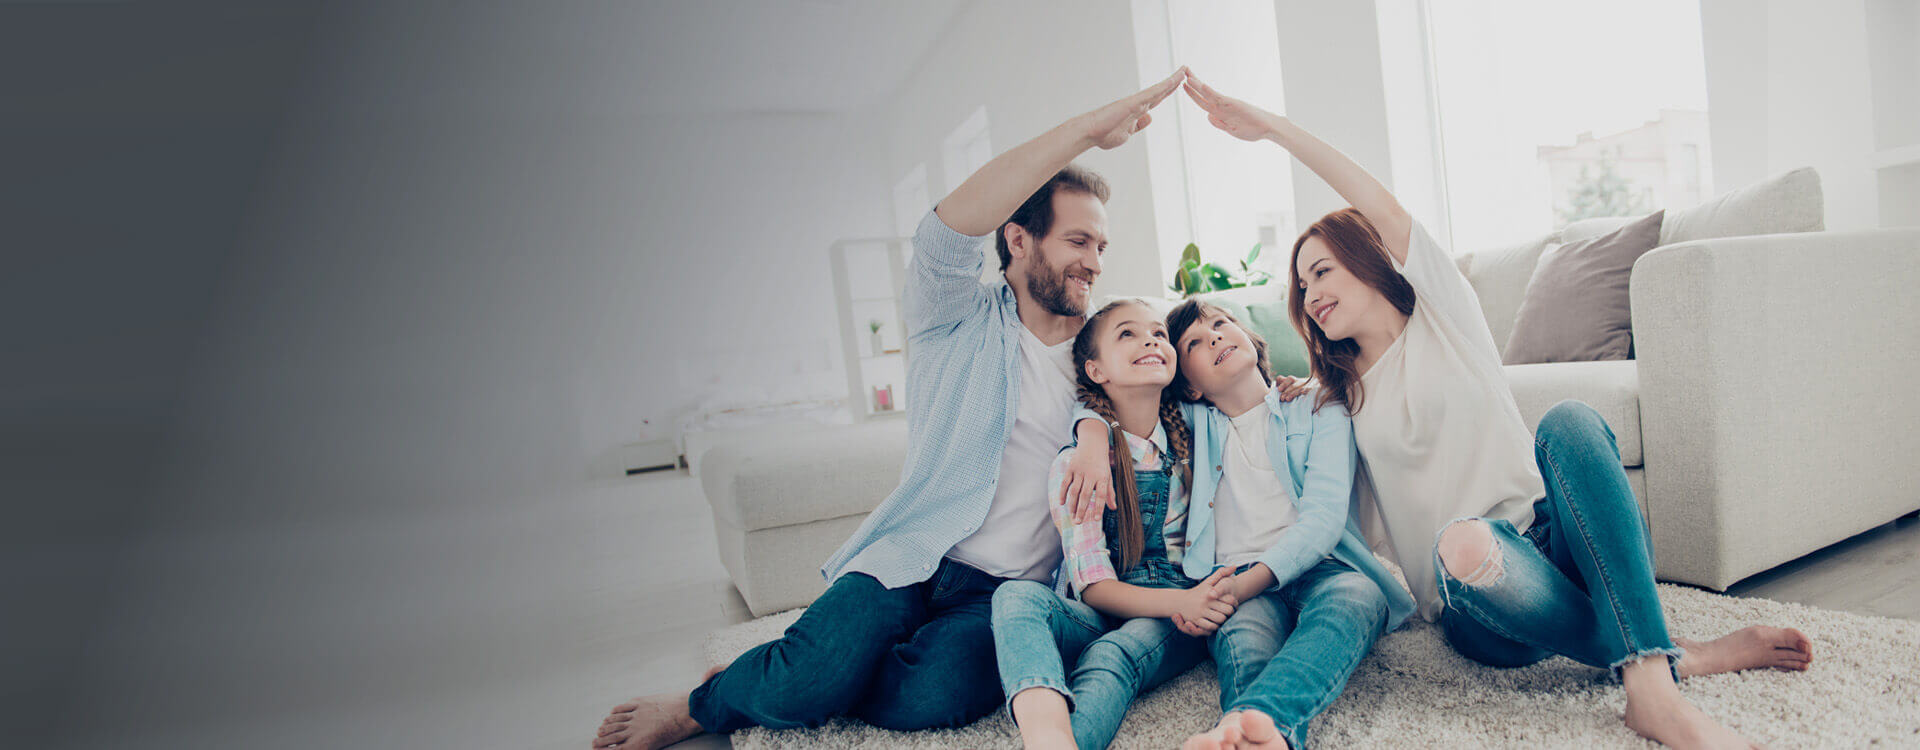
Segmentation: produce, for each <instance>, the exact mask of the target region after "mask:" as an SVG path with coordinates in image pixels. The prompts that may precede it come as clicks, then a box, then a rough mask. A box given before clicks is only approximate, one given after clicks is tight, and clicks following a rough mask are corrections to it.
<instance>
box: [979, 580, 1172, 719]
mask: <svg viewBox="0 0 1920 750" xmlns="http://www.w3.org/2000/svg"><path fill="white" fill-rule="evenodd" d="M993 640H994V653H995V655H996V656H997V657H998V659H999V662H1000V685H1001V689H1002V690H1004V691H1005V692H1006V694H1007V700H1008V702H1009V703H1011V702H1012V700H1013V696H1015V695H1018V694H1019V693H1020V691H1022V690H1026V689H1027V688H1031V687H1044V688H1050V689H1052V690H1055V691H1057V692H1059V693H1060V694H1061V695H1064V696H1066V698H1067V705H1068V707H1069V710H1070V712H1071V718H1072V721H1073V740H1074V744H1076V745H1078V746H1079V747H1082V748H1103V747H1106V746H1107V745H1108V744H1109V743H1111V742H1113V737H1114V735H1115V734H1118V733H1119V732H1120V720H1121V719H1123V718H1125V717H1126V714H1127V706H1129V705H1131V704H1132V703H1133V699H1134V698H1135V697H1136V696H1138V695H1139V694H1141V693H1144V692H1146V691H1148V690H1152V689H1153V688H1154V687H1156V686H1158V685H1159V684H1160V683H1163V682H1166V681H1167V680H1170V679H1173V678H1174V677H1178V676H1179V675H1180V674H1181V673H1183V672H1186V671H1187V670H1188V669H1189V668H1191V667H1193V665H1195V664H1198V663H1200V661H1201V660H1202V659H1205V658H1206V656H1207V649H1206V642H1205V641H1203V640H1201V639H1199V638H1194V637H1192V636H1189V635H1186V634H1184V633H1181V632H1180V631H1179V630H1178V629H1176V628H1174V626H1173V621H1171V620H1167V619H1164V618H1150V617H1139V618H1134V619H1131V620H1124V621H1122V620H1118V619H1115V618H1110V617H1107V616H1106V615H1103V614H1100V613H1099V612H1098V611H1096V610H1094V608H1092V607H1089V606H1087V605H1085V604H1082V603H1080V602H1077V601H1074V600H1072V599H1067V598H1065V597H1062V596H1060V595H1059V594H1056V593H1054V591H1053V589H1051V588H1048V587H1047V586H1045V585H1043V584H1039V583H1034V582H1032V581H1012V582H1009V583H1007V584H1006V585H1003V586H1001V587H1000V590H999V591H996V592H994V594H993ZM1062 654H1066V655H1067V658H1066V659H1062V657H1061V655H1062ZM1076 657H1077V658H1076ZM1069 666H1071V667H1072V669H1073V672H1072V673H1071V674H1068V672H1067V669H1068V667H1069ZM1009 710H1011V706H1009Z"/></svg>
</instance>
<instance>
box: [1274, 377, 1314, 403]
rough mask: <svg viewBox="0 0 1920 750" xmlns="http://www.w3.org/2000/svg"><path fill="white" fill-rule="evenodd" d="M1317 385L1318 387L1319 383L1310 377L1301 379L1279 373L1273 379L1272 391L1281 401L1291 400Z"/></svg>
mask: <svg viewBox="0 0 1920 750" xmlns="http://www.w3.org/2000/svg"><path fill="white" fill-rule="evenodd" d="M1318 387H1320V383H1319V382H1318V381H1315V380H1313V379H1311V378H1308V379H1302V378H1296V377H1292V376H1289V375H1280V376H1277V377H1275V378H1274V379H1273V393H1274V395H1277V396H1279V397H1280V400H1281V401H1283V402H1285V401H1292V400H1294V399H1296V398H1299V397H1301V396H1303V395H1305V394H1306V392H1307V391H1310V390H1313V389H1315V388H1318Z"/></svg>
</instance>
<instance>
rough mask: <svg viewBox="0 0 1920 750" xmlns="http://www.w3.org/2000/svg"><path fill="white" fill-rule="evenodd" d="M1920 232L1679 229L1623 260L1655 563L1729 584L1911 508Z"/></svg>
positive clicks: (1917, 492)
mask: <svg viewBox="0 0 1920 750" xmlns="http://www.w3.org/2000/svg"><path fill="white" fill-rule="evenodd" d="M1917 290H1920V229H1884V230H1868V231H1856V232H1812V233H1801V234H1776V235H1762V236H1754V237H1731V238H1722V239H1712V240H1700V241H1694V242H1684V243H1679V244H1675V245H1672V246H1668V247H1662V248H1658V249H1655V250H1654V251H1652V252H1649V253H1647V254H1646V255H1645V256H1642V257H1641V258H1640V260H1639V262H1637V263H1635V264H1634V267H1633V279H1632V283H1631V295H1632V297H1631V299H1632V309H1633V336H1634V348H1635V350H1636V357H1637V359H1638V360H1639V376H1640V407H1641V422H1642V436H1641V439H1642V442H1643V447H1644V451H1645V468H1646V478H1647V494H1648V506H1649V507H1648V518H1649V521H1650V523H1651V525H1652V532H1653V543H1654V552H1655V554H1656V557H1657V558H1658V560H1659V568H1660V572H1661V577H1663V578H1668V579H1671V580H1679V581H1684V582H1687V583H1694V584H1698V585H1703V586H1708V587H1711V588H1715V589H1725V588H1726V587H1727V586H1728V585H1730V584H1732V583H1733V582H1735V581H1738V580H1739V579H1741V578H1744V577H1746V576H1749V575H1752V574H1754V573H1757V572H1759V571H1762V570H1765V569H1767V568H1770V567H1773V566H1775V565H1778V564H1780V563H1782V562H1786V561H1788V560H1792V559H1794V558H1797V557H1800V556H1802V555H1805V554H1807V553H1808V552H1812V551H1814V550H1816V549H1819V548H1821V547H1824V546H1827V545H1829V544H1832V543H1834V542H1837V541H1840V540H1842V539H1845V538H1847V537H1849V536H1852V535H1854V534H1857V533H1860V532H1862V531H1865V530H1867V529H1869V528H1872V527H1873V526H1876V525H1879V524H1882V523H1885V522H1887V521H1890V520H1892V519H1894V518H1896V517H1898V516H1900V515H1901V514H1903V513H1906V512H1908V511H1911V510H1913V509H1915V508H1920V489H1916V488H1920V460H1916V457H1920V429H1916V426H1917V425H1920V390H1917V389H1915V388H1914V387H1913V380H1914V378H1915V377H1916V376H1920V296H1916V291H1917Z"/></svg>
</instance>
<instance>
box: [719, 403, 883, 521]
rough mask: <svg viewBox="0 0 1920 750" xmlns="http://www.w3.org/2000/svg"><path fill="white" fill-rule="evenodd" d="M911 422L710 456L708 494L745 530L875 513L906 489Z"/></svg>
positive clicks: (851, 428) (809, 435)
mask: <svg viewBox="0 0 1920 750" xmlns="http://www.w3.org/2000/svg"><path fill="white" fill-rule="evenodd" d="M906 459H907V420H905V419H902V418H899V417H882V418H878V419H873V420H869V421H867V422H864V423H861V424H853V425H840V426H834V427H823V428H820V429H818V430H811V431H806V432H791V433H781V434H776V435H768V436H765V437H756V438H746V439H741V440H735V441H731V442H728V443H726V444H724V445H720V446H718V447H715V448H714V449H712V450H710V451H708V452H707V456H706V459H705V462H706V468H705V469H704V470H703V471H701V473H700V485H701V489H702V490H703V491H705V493H706V496H707V502H708V503H709V504H711V505H712V506H713V514H714V518H715V520H717V521H719V522H721V523H725V524H728V525H731V526H732V527H734V528H736V529H739V530H740V531H758V530H760V529H770V528H777V527H781V526H791V525H793V524H797V523H808V522H811V521H820V520H825V519H829V518H841V517H845V516H852V515H860V514H865V513H870V512H872V511H873V509H874V508H875V507H877V506H879V505H880V501H882V500H885V499H887V495H890V494H892V493H893V490H894V488H895V487H897V486H899V484H900V469H901V467H902V466H905V465H906Z"/></svg>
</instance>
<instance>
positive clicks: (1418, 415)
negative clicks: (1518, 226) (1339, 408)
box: [1353, 223, 1546, 620]
mask: <svg viewBox="0 0 1920 750" xmlns="http://www.w3.org/2000/svg"><path fill="white" fill-rule="evenodd" d="M1407 244H1408V248H1407V262H1406V264H1405V265H1400V264H1397V263H1396V264H1394V265H1395V268H1396V270H1398V271H1400V274H1401V275H1402V276H1403V277H1405V278H1406V280H1407V283H1408V284H1410V285H1412V286H1413V291H1414V294H1415V296H1416V298H1417V299H1416V301H1415V303H1414V306H1413V314H1412V316H1410V317H1409V318H1408V320H1407V327H1406V330H1405V331H1402V332H1401V334H1400V337H1399V338H1398V339H1396V340H1395V341H1394V342H1393V344H1392V345H1391V346H1389V347H1387V351H1386V353H1384V354H1382V355H1381V356H1380V359H1379V361H1377V362H1375V363H1374V364H1373V366H1372V367H1371V368H1369V369H1368V370H1367V371H1366V373H1365V374H1363V375H1362V376H1361V377H1360V382H1361V384H1362V385H1363V386H1364V388H1365V392H1364V400H1363V401H1362V403H1361V405H1360V410H1359V411H1358V412H1356V413H1354V415H1353V435H1354V441H1355V442H1356V443H1357V444H1358V445H1359V448H1360V459H1361V465H1362V466H1363V467H1364V470H1365V471H1367V472H1368V474H1369V476H1368V477H1367V478H1368V479H1369V480H1371V485H1372V488H1373V490H1374V493H1375V496H1376V498H1377V502H1378V507H1377V510H1378V515H1377V516H1375V517H1372V518H1369V519H1368V520H1369V521H1370V522H1372V523H1373V524H1377V525H1380V526H1384V528H1369V529H1368V534H1367V536H1368V538H1369V539H1374V538H1377V537H1378V536H1379V532H1384V535H1385V536H1386V537H1387V538H1388V539H1390V540H1391V545H1390V546H1391V549H1389V550H1377V551H1379V552H1381V553H1382V554H1385V555H1387V556H1389V557H1391V558H1392V559H1393V561H1394V562H1395V563H1396V564H1398V565H1399V566H1400V568H1401V570H1402V571H1404V572H1405V573H1406V575H1407V584H1408V585H1409V586H1410V587H1411V588H1412V589H1413V596H1414V598H1415V599H1416V600H1418V603H1419V605H1420V615H1421V616H1422V617H1425V618H1426V619H1428V620H1434V619H1436V618H1438V617H1439V615H1440V607H1441V601H1440V588H1439V584H1438V583H1437V582H1436V581H1435V579H1434V567H1433V548H1434V540H1435V538H1436V535H1438V534H1439V532H1440V529H1441V528H1442V527H1443V526H1445V525H1446V524H1447V523H1448V522H1449V521H1452V520H1453V519H1456V518H1462V517H1469V516H1478V517H1484V518H1488V519H1505V520H1507V521H1510V522H1512V523H1513V525H1514V527H1515V528H1517V529H1519V530H1521V531H1525V530H1526V529H1527V527H1528V526H1530V525H1532V523H1533V503H1534V501H1535V500H1537V499H1539V498H1541V497H1544V496H1545V495H1546V490H1545V487H1544V485H1542V484H1541V480H1540V468H1539V466H1538V465H1537V464H1536V463H1535V462H1534V456H1533V433H1532V431H1531V430H1529V429H1527V424H1526V422H1525V421H1524V420H1522V419H1521V417H1520V408H1519V406H1518V405H1516V404H1515V403H1514V400H1513V392H1512V391H1511V390H1510V389H1509V387H1508V385H1507V379H1506V375H1505V373H1504V372H1503V371H1502V369H1501V363H1500V350H1499V349H1498V348H1497V347H1495V346H1494V343H1493V333H1492V332H1491V331H1490V330H1489V329H1488V328H1487V319H1486V316H1485V314H1483V313H1482V312H1481V311H1480V299H1479V297H1478V295H1476V294H1475V293H1474V291H1473V287H1472V286H1471V285H1469V284H1468V283H1467V279H1466V277H1465V276H1462V275H1461V274H1460V271H1459V269H1458V268H1457V267H1456V266H1454V264H1453V260H1452V258H1450V257H1448V255H1447V253H1446V251H1445V250H1442V249H1441V247H1440V244H1439V243H1438V242H1436V241H1434V239H1433V237H1432V236H1431V235H1429V234H1427V230H1426V229H1425V228H1424V227H1421V226H1420V225H1419V224H1417V223H1416V224H1414V225H1413V229H1412V232H1411V234H1410V236H1409V238H1408V240H1407ZM1366 515H1367V514H1363V517H1364V516H1366Z"/></svg>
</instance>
